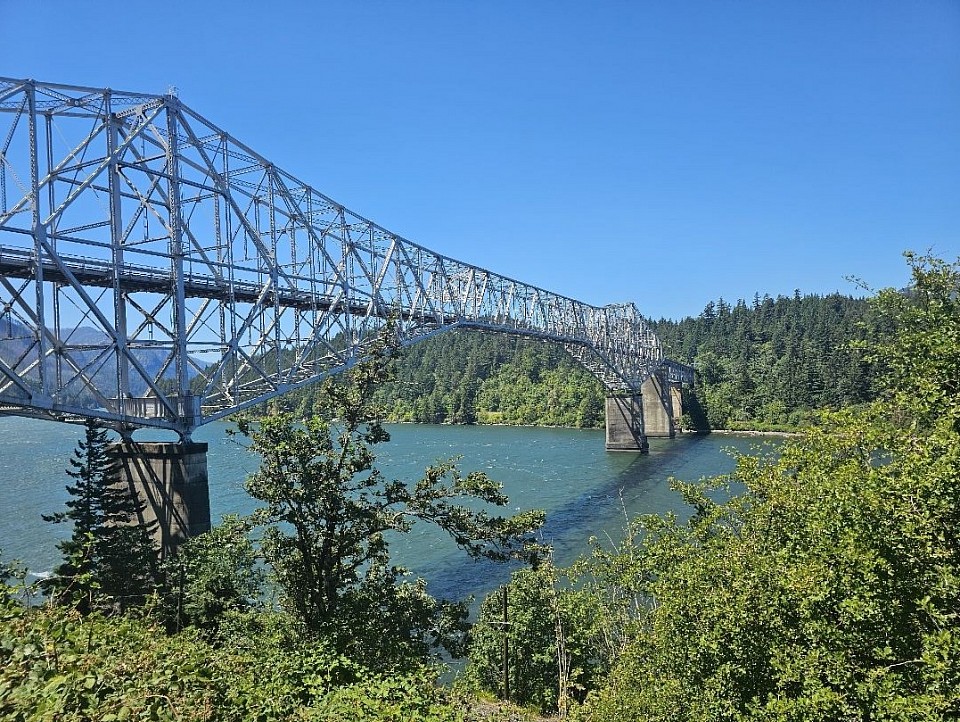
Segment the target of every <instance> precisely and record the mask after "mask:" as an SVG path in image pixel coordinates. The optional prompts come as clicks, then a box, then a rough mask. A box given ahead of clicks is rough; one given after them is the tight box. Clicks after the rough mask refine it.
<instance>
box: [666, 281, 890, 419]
mask: <svg viewBox="0 0 960 722" xmlns="http://www.w3.org/2000/svg"><path fill="white" fill-rule="evenodd" d="M653 326H654V329H655V330H656V332H657V335H658V336H660V339H661V341H662V342H663V345H664V350H665V352H666V354H667V355H668V356H669V357H670V358H673V359H675V360H677V361H681V362H683V363H687V364H692V365H693V366H694V367H695V368H696V371H697V384H696V389H695V396H690V397H689V399H688V400H689V401H690V403H689V404H688V406H689V409H688V413H689V414H690V420H689V422H688V424H687V425H688V426H694V427H696V428H703V429H706V428H712V429H759V430H764V429H792V428H797V427H799V426H802V425H804V424H806V423H807V422H809V421H810V420H811V419H812V414H811V412H812V411H814V410H818V409H833V410H837V409H840V408H843V407H846V406H851V405H855V404H859V403H863V402H865V401H868V400H870V399H871V398H873V387H872V374H871V372H870V368H869V366H868V365H867V364H866V363H865V362H864V360H863V359H862V358H861V356H860V354H859V353H857V352H856V351H855V350H853V349H852V348H851V342H853V341H858V340H862V339H865V338H871V337H872V336H874V335H875V334H876V333H877V331H878V329H877V328H876V326H875V325H874V323H873V322H872V321H870V305H869V304H868V303H867V302H866V301H864V300H860V299H854V298H850V297H848V296H841V295H838V294H833V295H830V296H801V295H800V294H799V292H798V293H796V294H795V295H794V296H793V297H790V298H788V297H785V296H780V297H779V298H776V299H772V298H770V297H769V296H764V297H763V298H760V296H759V295H758V296H755V297H754V299H753V302H752V304H750V305H748V304H746V303H745V302H744V301H742V300H741V301H737V303H736V304H735V305H733V306H731V305H730V304H728V303H726V302H725V301H724V300H723V299H720V300H719V301H717V302H716V303H714V302H713V301H711V302H710V303H708V304H707V305H706V307H705V308H704V310H703V313H701V314H700V315H699V316H698V317H697V318H686V319H684V320H682V321H679V322H676V321H663V320H661V321H659V322H657V323H655V324H653Z"/></svg>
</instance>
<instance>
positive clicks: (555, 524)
mask: <svg viewBox="0 0 960 722" xmlns="http://www.w3.org/2000/svg"><path fill="white" fill-rule="evenodd" d="M228 427H229V425H228V424H222V423H221V424H210V425H208V426H205V427H201V428H200V429H199V430H198V431H197V432H196V433H195V434H194V438H195V439H196V440H197V441H205V442H207V443H209V445H210V448H209V452H208V468H209V477H210V508H211V515H212V518H213V520H214V523H216V522H217V521H218V520H219V519H220V518H221V516H222V515H223V514H228V513H239V514H243V513H248V512H250V511H252V510H253V508H254V507H255V504H254V501H253V500H252V499H250V498H249V497H248V496H247V495H246V493H245V492H244V489H243V481H244V479H245V478H246V476H247V475H248V474H250V473H251V472H253V471H254V470H255V469H256V467H257V457H255V456H254V455H253V454H251V453H250V452H248V451H247V450H246V449H244V448H242V447H241V446H240V445H239V444H238V443H237V441H236V440H235V439H233V438H231V437H228V436H227V434H226V430H227V428H228ZM388 428H389V431H390V434H391V436H392V440H391V441H390V442H389V443H386V444H382V445H380V446H379V447H377V452H378V453H377V455H378V466H379V467H380V468H381V469H382V470H383V471H384V473H385V475H386V476H387V477H389V478H397V479H406V480H415V479H417V478H419V474H420V472H422V470H423V469H424V467H426V466H427V465H429V464H430V463H432V462H434V461H437V460H440V459H449V458H451V457H457V456H459V457H461V461H460V468H461V469H462V470H463V471H465V472H466V471H471V470H474V469H478V470H482V471H485V472H486V473H487V474H488V475H490V476H491V477H492V478H494V479H496V480H498V481H500V482H501V483H502V484H503V486H504V490H505V491H506V493H507V494H508V495H509V496H510V507H509V508H510V510H511V511H513V510H519V509H525V508H539V509H543V510H545V511H546V514H547V521H546V525H545V526H544V529H543V536H544V541H546V542H548V543H550V544H551V545H552V546H553V548H554V559H555V561H556V563H557V564H560V565H566V564H569V563H571V562H572V561H574V560H575V559H576V558H577V557H578V556H580V555H582V554H585V553H587V552H588V551H589V544H588V538H589V537H591V536H596V537H598V538H600V539H604V540H606V539H608V538H609V539H617V538H619V536H620V535H621V534H622V531H623V527H624V521H625V516H624V515H625V514H627V515H631V516H632V515H636V514H642V513H665V512H669V511H677V512H680V513H683V512H684V507H683V504H682V502H681V500H680V498H679V495H678V494H676V493H675V492H673V491H671V490H670V488H669V479H670V478H671V477H675V478H677V479H681V480H684V481H695V480H697V479H700V478H701V477H704V476H715V475H719V474H724V473H727V472H729V471H731V470H732V469H733V466H734V462H733V459H732V457H731V455H730V452H731V451H732V450H736V451H749V450H751V449H753V448H756V447H757V446H758V444H760V443H762V442H760V441H758V439H757V437H750V436H735V435H718V434H711V435H708V436H701V435H683V436H680V437H678V438H676V439H652V440H651V442H650V453H649V455H645V456H644V455H639V454H631V453H623V452H621V453H609V452H606V451H605V450H604V446H603V441H604V439H603V432H602V431H596V430H580V429H544V428H521V427H505V426H429V425H419V424H416V425H415V424H394V425H390V426H389V427H388ZM81 434H82V429H81V427H78V426H72V425H68V424H58V423H52V422H45V421H37V420H33V419H25V418H17V417H9V416H8V417H0V550H2V553H3V557H2V559H3V560H4V561H10V560H11V559H19V560H20V561H22V562H24V563H25V564H26V565H27V567H28V568H29V569H30V571H31V572H32V573H34V574H37V573H43V572H46V571H48V570H50V569H51V568H52V567H53V566H54V565H55V564H56V563H57V561H58V551H57V548H56V543H57V540H58V539H60V538H62V537H63V536H65V535H67V534H68V533H69V530H68V529H67V528H66V527H67V526H68V525H66V524H50V523H47V522H44V521H43V520H42V519H41V514H44V513H46V514H49V513H51V512H55V511H60V510H62V509H63V508H64V507H63V504H64V502H65V501H66V500H67V498H68V494H67V493H66V491H65V488H64V487H65V485H66V483H67V482H68V481H69V479H68V477H67V476H66V474H65V473H64V469H65V468H66V467H67V465H68V460H69V458H70V455H71V454H72V452H73V449H74V448H75V446H76V442H77V439H78V438H79V437H80V435H81ZM144 439H146V436H144ZM392 548H393V550H394V552H395V559H396V560H397V562H398V563H400V564H402V565H404V566H406V567H408V568H409V569H411V571H412V572H413V573H415V574H417V575H420V576H423V577H424V578H425V579H427V581H428V589H429V591H430V592H431V593H433V594H434V595H436V596H441V597H446V598H462V597H464V596H466V595H469V594H474V595H478V596H479V595H482V594H484V593H485V592H487V591H489V590H490V589H492V588H494V587H496V586H497V585H499V584H501V583H503V581H505V580H506V579H507V577H508V575H509V570H508V569H506V568H504V567H502V566H500V565H493V564H490V563H484V562H476V561H473V560H470V559H468V558H466V557H465V555H464V554H463V553H462V552H460V551H459V550H457V549H456V548H455V547H454V546H453V545H452V544H451V543H449V541H447V540H445V539H444V538H443V537H442V536H440V535H438V534H437V533H436V532H435V531H433V530H431V529H429V528H426V527H422V528H421V527H415V528H414V530H413V532H412V533H411V534H409V535H405V537H403V538H401V539H398V540H397V541H395V542H394V546H393V547H392Z"/></svg>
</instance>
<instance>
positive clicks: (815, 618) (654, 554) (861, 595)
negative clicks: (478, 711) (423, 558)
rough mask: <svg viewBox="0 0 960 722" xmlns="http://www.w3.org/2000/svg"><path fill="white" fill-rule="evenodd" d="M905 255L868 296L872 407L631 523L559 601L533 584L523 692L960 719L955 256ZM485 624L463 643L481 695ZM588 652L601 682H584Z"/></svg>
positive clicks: (490, 630)
mask: <svg viewBox="0 0 960 722" xmlns="http://www.w3.org/2000/svg"><path fill="white" fill-rule="evenodd" d="M911 261H912V263H913V265H914V286H913V288H912V289H911V292H910V294H909V295H904V294H899V293H895V292H892V291H889V292H883V293H881V294H880V295H879V296H878V298H877V299H876V301H875V304H874V309H875V311H876V312H877V314H878V315H877V320H878V322H880V323H883V324H884V325H885V327H887V328H890V329H891V330H892V333H891V334H890V335H885V336H883V337H882V338H878V339H877V340H876V341H875V342H873V343H871V344H869V345H868V344H863V347H862V349H861V351H862V353H863V359H864V362H865V363H868V364H870V367H871V369H872V372H873V373H874V374H875V377H876V378H877V380H878V381H877V386H878V393H879V398H878V399H877V400H876V401H875V402H873V403H871V404H868V405H865V406H863V407H862V408H859V409H856V410H844V411H839V412H835V413H831V414H827V415H826V416H825V417H824V418H823V419H822V420H821V422H820V423H819V425H817V426H816V427H814V428H811V429H809V430H808V431H807V433H806V434H805V435H804V436H803V437H801V438H798V439H796V440H792V441H790V442H788V443H787V444H786V445H785V446H784V447H783V448H782V453H780V454H779V455H778V456H776V457H775V458H774V457H771V458H762V457H761V458H758V457H753V456H744V457H741V458H739V459H738V464H737V469H736V471H735V473H734V474H732V476H731V477H730V478H729V479H718V480H715V481H713V482H710V483H698V484H677V488H678V490H679V491H681V492H682V493H683V494H684V496H685V498H686V499H687V501H688V502H689V503H690V504H691V505H692V509H693V512H694V513H693V515H692V517H691V518H690V519H689V520H688V521H686V522H681V521H679V520H678V519H676V518H673V517H667V518H662V517H655V516H648V517H640V518H638V519H635V520H633V521H632V522H631V524H630V528H629V530H628V534H627V535H626V537H625V539H624V540H623V541H622V542H620V544H619V545H618V546H617V547H616V548H613V549H611V548H608V547H607V546H606V545H602V544H597V545H595V551H594V554H593V555H592V557H591V558H590V559H587V560H585V561H583V562H582V563H581V564H580V565H578V566H577V567H576V568H575V569H573V570H569V571H568V573H567V574H566V576H567V577H568V580H569V581H567V583H566V584H565V585H562V586H560V588H559V590H558V591H551V589H553V590H557V589H558V585H557V583H556V582H555V581H553V580H551V579H549V578H548V579H546V580H545V581H543V582H540V583H539V586H538V587H537V588H538V589H539V590H541V591H539V592H538V593H539V594H540V595H541V596H542V597H543V598H544V602H542V603H541V604H540V605H539V611H538V614H539V615H541V616H543V617H545V618H548V619H549V618H550V617H553V618H554V619H556V620H557V634H555V635H553V636H552V637H551V635H550V634H549V623H548V621H547V622H543V621H540V622H535V623H531V622H530V621H528V620H527V616H528V615H526V614H525V613H521V618H520V619H519V620H518V623H519V628H518V629H516V630H514V629H513V628H511V642H512V648H513V649H514V650H516V655H517V657H516V663H517V664H519V665H522V664H525V663H526V662H525V661H524V662H522V661H521V660H543V663H544V665H545V666H544V671H543V673H542V674H541V675H540V676H539V678H537V679H535V680H534V684H537V685H539V688H538V689H531V686H532V684H531V681H530V680H527V681H526V682H524V683H522V684H523V685H524V686H523V688H522V693H523V694H524V695H525V699H527V700H529V701H530V702H533V703H536V704H539V705H543V706H544V707H547V706H552V705H553V703H554V702H553V701H554V699H558V698H559V699H561V700H562V694H563V692H564V690H566V691H567V693H568V694H569V695H570V696H574V697H581V698H585V702H584V704H583V705H582V706H581V707H580V708H579V709H578V710H577V711H576V715H577V716H578V717H580V718H582V719H588V720H597V721H600V720H603V721H605V722H606V721H608V720H609V721H614V722H616V721H620V720H623V721H626V720H748V719H774V720H864V719H883V720H917V719H924V720H942V719H956V718H957V717H958V716H960V619H958V617H957V610H958V609H960V393H958V392H960V264H958V265H947V264H944V263H941V262H939V261H937V260H934V259H920V260H916V259H911ZM731 485H732V487H731ZM731 489H737V490H742V491H738V493H736V494H731ZM524 574H526V573H524ZM532 579H533V577H529V576H524V575H517V576H516V577H515V580H514V583H513V586H514V587H515V588H516V591H515V592H514V593H515V594H520V595H522V594H525V593H528V592H525V591H524V590H526V589H529V588H530V586H531V581H532ZM552 595H555V596H552ZM565 595H566V596H572V597H575V598H576V597H580V598H581V602H580V603H579V605H577V604H573V603H572V602H571V601H570V600H567V601H565V602H564V603H563V604H560V603H559V599H562V598H563V597H564V596H565ZM554 598H556V599H557V600H558V601H557V602H553V601H551V600H552V599H554ZM593 605H599V607H600V608H601V609H602V612H601V613H600V614H596V613H594V612H593V611H591V610H592V609H593V608H594V606H593ZM569 609H579V610H582V611H578V612H577V613H575V614H571V613H570V612H568V611H565V610H569ZM598 619H599V620H600V621H601V624H600V628H599V629H598V628H597V624H596V620H598ZM490 621H491V618H490V616H489V615H488V617H487V618H486V619H483V620H481V624H486V625H487V629H486V630H484V631H479V630H478V632H477V634H476V635H475V639H477V640H478V646H477V647H475V650H476V651H477V653H479V654H480V655H481V658H482V659H481V662H480V664H478V670H479V672H480V674H479V675H478V676H479V677H480V681H481V683H482V684H483V685H484V686H486V687H487V688H490V689H493V688H494V687H493V684H492V683H493V681H494V678H493V677H491V676H489V675H486V676H485V674H484V669H485V667H484V666H483V665H484V664H487V665H491V664H495V663H496V650H495V649H494V650H491V649H490V647H491V645H485V644H484V643H483V639H484V635H493V634H496V633H497V632H496V630H495V627H493V626H491V625H490V624H489V622H490ZM578 622H579V625H580V626H579V627H577V624H578ZM561 623H562V625H563V635H564V639H565V640H566V642H565V644H566V650H567V651H566V656H564V654H563V653H562V651H563V647H562V645H561V639H560V635H559V631H560V628H561V627H560V625H561ZM551 652H552V653H553V655H554V656H553V659H554V660H555V661H554V664H553V665H552V667H550V668H549V670H548V669H547V667H548V665H547V661H548V660H549V658H550V655H551ZM597 658H599V659H601V660H603V665H604V668H605V669H606V670H609V671H608V672H606V675H605V676H604V677H603V679H602V680H601V681H599V682H598V683H593V682H591V680H595V679H596V677H595V676H594V675H592V674H591V670H592V669H593V662H592V660H594V659H597ZM564 666H566V667H567V669H569V670H571V673H570V674H569V680H570V681H571V682H578V681H579V682H580V683H581V684H583V685H584V687H585V689H579V690H578V689H576V687H574V686H572V685H569V684H568V685H567V686H566V687H565V686H564V684H563V678H564V674H563V667H564ZM526 669H529V667H527V668H526ZM519 674H520V673H519V672H518V675H519ZM517 682H518V683H520V680H519V678H518V680H517ZM518 689H520V688H518ZM561 706H562V705H561Z"/></svg>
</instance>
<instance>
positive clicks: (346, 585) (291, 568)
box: [238, 337, 543, 669]
mask: <svg viewBox="0 0 960 722" xmlns="http://www.w3.org/2000/svg"><path fill="white" fill-rule="evenodd" d="M384 338H385V337H384ZM392 351H393V349H392V347H391V346H390V344H389V343H387V342H386V341H385V340H382V341H381V343H380V344H379V345H378V347H377V348H376V349H374V352H373V354H372V356H371V358H370V360H368V361H366V362H364V363H361V364H359V365H358V366H356V367H354V369H353V370H351V371H350V372H349V373H348V374H347V375H346V378H342V379H338V380H334V381H329V382H327V383H326V384H325V385H324V386H323V388H322V389H321V391H320V393H319V396H320V400H319V402H318V403H319V404H320V407H321V408H322V410H323V415H318V416H313V417H311V418H308V419H306V420H304V421H302V422H301V421H300V420H298V419H297V418H295V417H294V416H293V415H291V414H289V413H274V414H271V415H268V416H266V417H264V418H260V419H257V423H253V422H252V421H251V420H249V419H245V420H242V421H241V422H239V424H238V426H239V431H240V432H241V433H242V434H244V435H245V436H247V437H248V438H249V440H250V450H251V451H254V452H256V453H258V454H260V456H261V457H262V462H261V465H260V468H259V470H258V471H257V472H256V473H254V474H253V475H252V476H251V477H250V478H249V479H248V480H247V490H248V492H249V493H250V494H251V496H253V497H254V498H255V499H258V500H260V501H262V502H264V503H265V506H264V507H263V508H261V509H260V510H258V511H257V512H256V513H255V519H256V521H257V522H258V523H259V524H261V525H262V526H263V537H262V540H261V549H262V553H263V555H264V557H265V559H266V561H267V562H268V563H269V564H270V566H271V567H272V570H273V574H274V577H275V579H276V581H277V583H278V585H279V587H280V588H281V590H282V592H283V602H284V603H285V605H286V606H287V607H288V608H289V609H290V610H291V611H292V612H293V613H294V614H295V615H296V616H297V617H298V618H299V619H300V620H301V621H302V623H303V624H304V625H305V626H306V628H307V629H308V630H310V631H311V632H314V633H318V634H322V635H324V636H326V637H328V638H331V639H333V640H334V642H335V644H336V645H337V648H338V649H340V650H341V651H343V652H345V653H348V654H349V656H350V657H351V658H352V659H355V660H357V661H360V662H361V663H364V664H369V665H371V666H373V667H375V668H380V669H383V668H386V667H391V666H402V665H404V664H406V663H407V662H409V661H413V660H417V661H419V660H421V659H423V657H424V656H425V655H426V653H427V651H428V648H429V646H431V645H434V644H439V645H443V646H445V647H447V648H448V649H451V651H455V652H459V651H460V650H459V649H458V648H457V640H458V639H459V635H458V634H457V632H458V631H462V628H463V620H464V619H465V616H466V610H465V608H464V607H463V605H458V604H450V603H447V602H441V601H438V600H436V599H434V598H433V597H431V596H430V595H429V594H427V592H426V589H425V585H424V583H423V582H422V581H418V582H416V583H407V582H404V581H403V578H404V576H405V571H404V570H402V569H399V568H398V567H396V566H393V565H392V564H391V563H390V554H389V542H388V538H387V535H388V534H390V533H404V532H408V531H410V529H411V528H412V526H413V523H414V522H415V521H425V522H429V523H432V524H434V525H436V526H437V527H439V528H440V529H443V530H444V531H446V532H447V533H448V534H449V535H450V537H451V538H452V539H453V541H454V542H455V543H456V544H457V545H458V546H459V547H461V548H462V549H463V550H465V551H466V553H467V554H468V555H470V556H474V557H486V558H490V559H495V560H506V559H511V558H517V559H527V560H529V559H531V558H533V557H535V556H536V554H537V553H538V551H539V547H538V546H537V545H536V544H535V539H534V534H535V532H536V531H537V530H538V529H539V528H540V526H541V525H542V523H543V513H542V512H539V511H528V512H523V513H520V514H516V515H514V516H509V517H504V516H497V515H492V514H490V513H488V512H487V511H484V510H482V509H479V510H478V508H477V507H478V504H487V505H493V506H499V507H502V506H504V505H505V504H506V503H507V497H506V495H504V494H503V492H502V491H501V489H500V485H499V484H497V483H496V482H494V481H493V480H492V479H490V478H489V477H487V476H486V475H485V474H483V473H481V472H473V473H470V474H466V475H463V474H461V473H460V471H459V470H458V469H457V467H456V465H455V464H453V463H452V462H444V463H439V464H435V465H433V466H431V467H429V468H428V469H427V470H426V471H425V472H424V475H423V478H421V479H420V480H419V481H417V482H416V483H414V484H410V483H406V482H402V481H391V480H388V479H386V478H384V477H383V475H382V474H381V472H380V471H379V470H378V469H376V468H375V467H374V459H375V457H374V454H373V451H372V447H373V446H374V445H376V444H379V443H383V442H385V441H388V440H389V438H390V437H389V434H388V433H387V431H386V429H384V427H383V425H382V423H381V414H380V413H379V411H378V409H377V408H376V407H375V406H374V405H373V404H372V402H371V398H372V394H373V390H374V388H375V387H376V386H377V385H379V384H381V383H383V382H384V381H385V380H386V379H387V377H388V361H389V360H390V357H391V355H392Z"/></svg>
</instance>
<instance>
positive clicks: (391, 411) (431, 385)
mask: <svg viewBox="0 0 960 722" xmlns="http://www.w3.org/2000/svg"><path fill="white" fill-rule="evenodd" d="M392 370H393V377H394V380H392V381H390V382H388V383H385V384H383V385H381V386H379V387H378V388H377V389H376V390H375V391H374V400H375V401H376V402H377V403H378V404H380V406H381V408H383V409H384V411H385V412H386V415H387V416H386V418H387V420H388V421H415V422H419V423H428V424H444V423H450V424H475V423H478V424H511V425H537V426H568V427H577V428H595V427H599V426H602V425H603V389H602V387H601V385H600V383H599V382H598V381H597V380H596V378H595V377H593V376H592V375H590V374H589V373H587V372H586V371H585V370H584V369H583V367H582V366H580V365H579V364H577V363H576V362H575V361H573V359H571V358H570V356H568V355H567V354H566V352H564V351H563V349H561V348H560V347H558V346H556V345H554V344H548V343H543V342H538V341H531V340H528V339H521V338H516V337H513V336H507V335H503V334H493V333H480V332H478V331H459V332H453V333H445V334H440V335H439V336H434V337H433V338H430V339H427V340H426V341H422V342H420V343H418V344H416V345H414V346H412V347H410V348H408V349H406V350H404V351H403V352H401V353H400V354H399V356H398V358H397V359H396V360H395V361H394V362H393V368H392ZM289 403H290V407H291V408H295V409H296V410H297V411H298V413H309V412H312V411H313V410H315V409H316V408H317V406H316V404H317V395H316V392H314V391H311V390H307V391H306V392H302V393H300V394H298V395H295V396H294V397H293V398H292V399H291V401H290V402H289Z"/></svg>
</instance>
